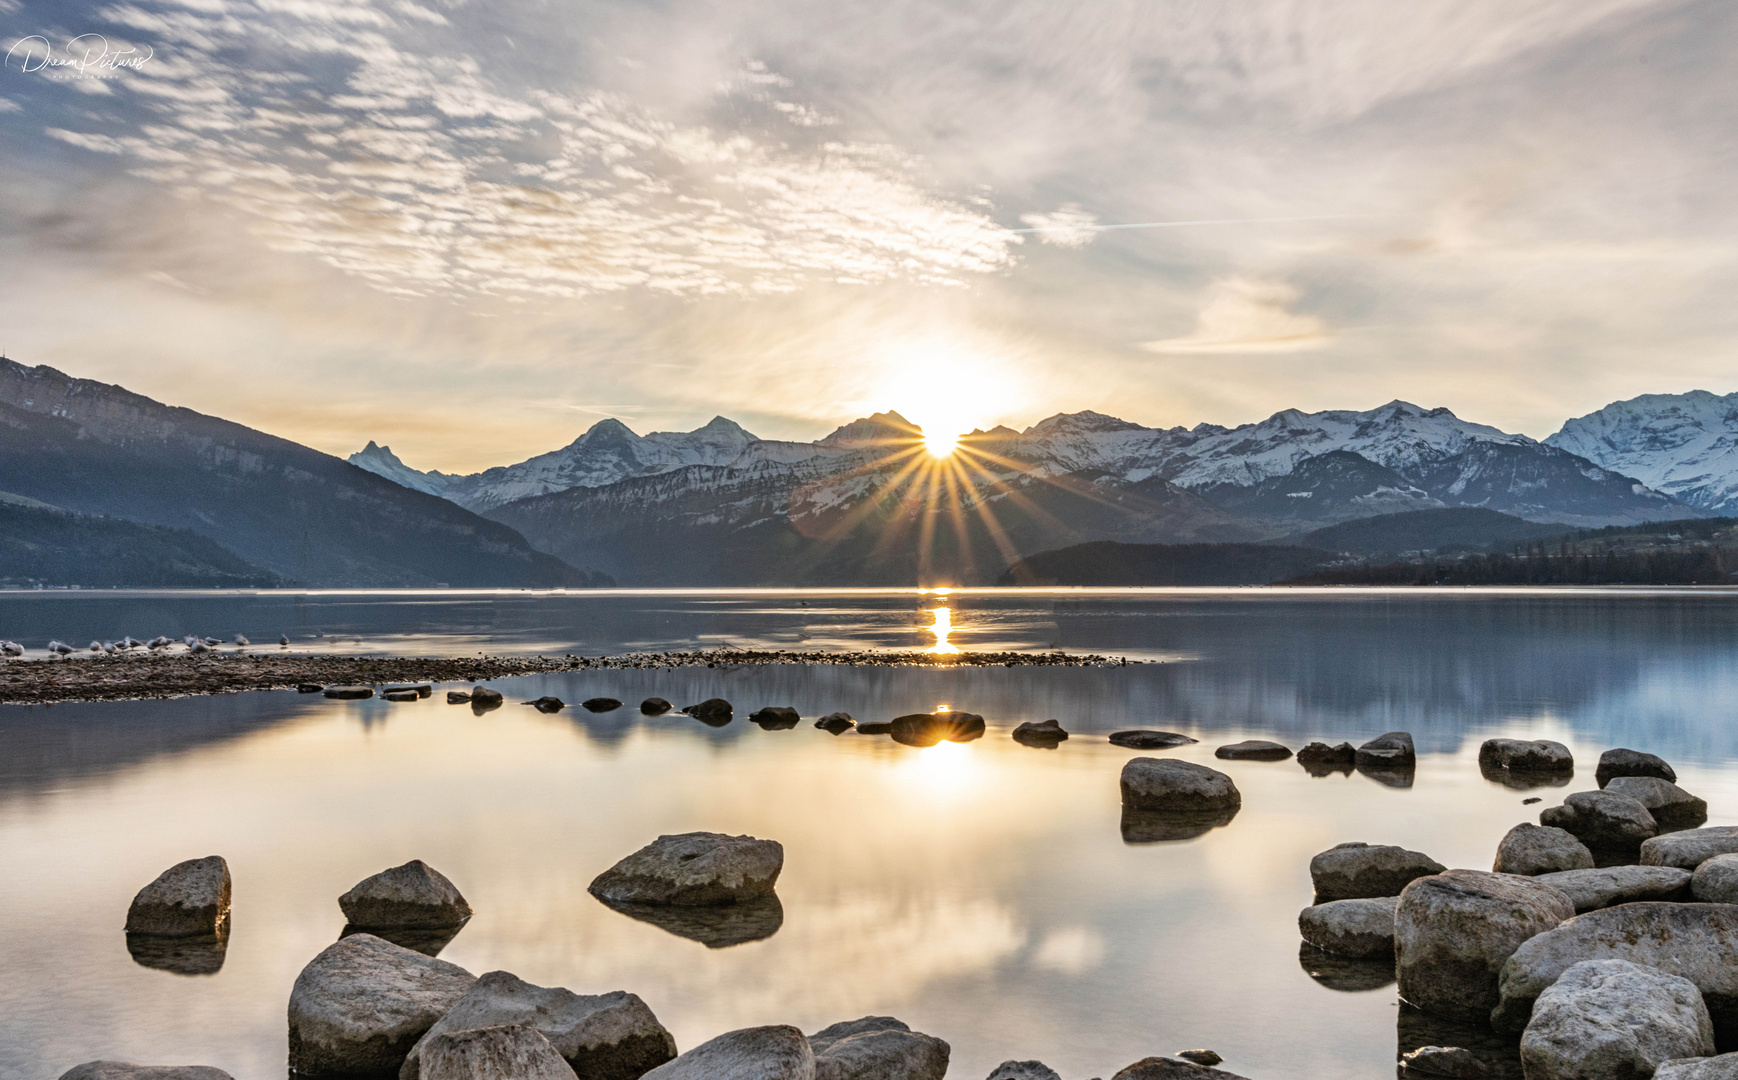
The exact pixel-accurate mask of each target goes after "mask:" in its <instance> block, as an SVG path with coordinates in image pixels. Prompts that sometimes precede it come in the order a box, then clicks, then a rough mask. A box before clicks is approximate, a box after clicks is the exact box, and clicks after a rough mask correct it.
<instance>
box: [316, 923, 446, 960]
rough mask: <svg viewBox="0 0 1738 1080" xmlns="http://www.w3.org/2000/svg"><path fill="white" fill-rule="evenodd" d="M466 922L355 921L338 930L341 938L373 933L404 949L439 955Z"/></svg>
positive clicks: (427, 954)
mask: <svg viewBox="0 0 1738 1080" xmlns="http://www.w3.org/2000/svg"><path fill="white" fill-rule="evenodd" d="M463 929H464V924H463V923H461V924H459V925H458V926H437V927H432V928H431V927H420V926H357V925H356V924H355V923H349V922H347V923H345V924H344V929H343V930H340V931H339V932H338V936H339V937H341V938H347V937H350V936H352V935H354V934H373V935H374V936H375V937H377V938H380V939H381V940H383V941H390V942H392V943H393V944H394V945H397V946H398V947H399V948H402V949H409V950H411V951H412V952H419V953H422V954H423V955H424V956H439V955H440V954H441V950H442V949H444V948H446V947H447V946H448V945H451V944H452V942H453V939H454V938H456V937H458V936H459V931H460V930H463Z"/></svg>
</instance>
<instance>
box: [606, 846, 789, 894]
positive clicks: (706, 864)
mask: <svg viewBox="0 0 1738 1080" xmlns="http://www.w3.org/2000/svg"><path fill="white" fill-rule="evenodd" d="M783 869H784V847H783V846H782V845H780V844H779V842H778V841H776V840H758V839H756V838H755V837H752V836H725V835H723V834H722V833H708V832H693V833H681V834H678V835H674V836H660V837H658V838H657V839H656V840H654V841H652V842H651V843H650V844H647V845H646V846H645V847H643V848H641V849H640V850H638V851H636V852H634V853H633V854H632V855H629V856H628V857H627V858H625V859H623V860H622V861H621V862H618V863H616V864H615V865H614V866H612V867H610V868H609V869H608V870H606V871H604V872H603V873H602V874H599V875H598V876H597V878H596V880H594V881H593V882H592V883H591V890H590V891H591V893H592V895H594V896H596V897H598V898H599V899H602V900H606V901H612V902H615V903H631V904H675V905H680V906H686V907H712V906H724V905H728V904H739V903H742V902H743V901H746V900H752V899H755V898H757V897H762V896H769V895H771V894H772V891H773V887H774V886H775V885H776V884H777V883H778V875H779V871H781V870H783Z"/></svg>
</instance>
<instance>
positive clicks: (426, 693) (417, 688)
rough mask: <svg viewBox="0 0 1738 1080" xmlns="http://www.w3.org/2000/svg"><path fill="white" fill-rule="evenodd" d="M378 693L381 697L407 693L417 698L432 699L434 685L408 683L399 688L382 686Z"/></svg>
mask: <svg viewBox="0 0 1738 1080" xmlns="http://www.w3.org/2000/svg"><path fill="white" fill-rule="evenodd" d="M380 692H381V694H383V695H384V694H403V693H406V692H409V693H412V694H415V695H416V696H417V697H419V698H425V697H432V696H433V695H434V684H433V683H408V684H405V685H400V686H383V687H381V688H380Z"/></svg>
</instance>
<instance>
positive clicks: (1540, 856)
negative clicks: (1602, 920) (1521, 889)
mask: <svg viewBox="0 0 1738 1080" xmlns="http://www.w3.org/2000/svg"><path fill="white" fill-rule="evenodd" d="M1592 866H1593V852H1591V851H1589V850H1588V849H1587V845H1586V844H1583V843H1582V842H1581V841H1580V840H1577V839H1576V838H1575V835H1574V834H1573V833H1568V832H1565V831H1563V830H1562V829H1554V828H1551V827H1550V826H1547V825H1534V824H1533V823H1532V822H1530V821H1523V822H1521V824H1519V825H1516V826H1515V827H1514V828H1512V829H1510V830H1509V832H1508V835H1507V836H1504V837H1503V840H1502V843H1500V844H1498V845H1497V860H1496V863H1495V864H1494V865H1492V867H1491V869H1492V870H1493V871H1495V872H1496V873H1499V874H1520V875H1522V876H1523V877H1532V876H1533V875H1535V874H1551V873H1556V872H1558V871H1561V870H1587V869H1590V868H1592Z"/></svg>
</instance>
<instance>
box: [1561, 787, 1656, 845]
mask: <svg viewBox="0 0 1738 1080" xmlns="http://www.w3.org/2000/svg"><path fill="white" fill-rule="evenodd" d="M1539 824H1541V825H1549V826H1551V827H1553V828H1557V829H1562V830H1564V831H1565V832H1571V833H1574V834H1575V838H1576V839H1577V840H1580V841H1581V842H1582V843H1583V844H1586V845H1587V846H1588V847H1589V848H1606V849H1611V850H1617V851H1628V850H1631V849H1635V848H1640V847H1641V842H1642V841H1643V840H1646V839H1648V838H1649V837H1651V836H1653V835H1654V834H1655V833H1657V832H1659V824H1658V823H1657V822H1656V821H1654V816H1653V815H1652V814H1650V813H1648V810H1647V807H1645V806H1643V805H1642V804H1641V803H1639V802H1637V801H1636V800H1634V799H1632V798H1630V797H1629V796H1627V795H1617V794H1613V793H1612V792H1609V791H1577V792H1576V793H1575V794H1573V795H1571V796H1569V797H1568V798H1567V799H1564V800H1563V805H1562V806H1552V807H1549V808H1547V809H1545V810H1543V811H1541V812H1540V814H1539Z"/></svg>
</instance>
